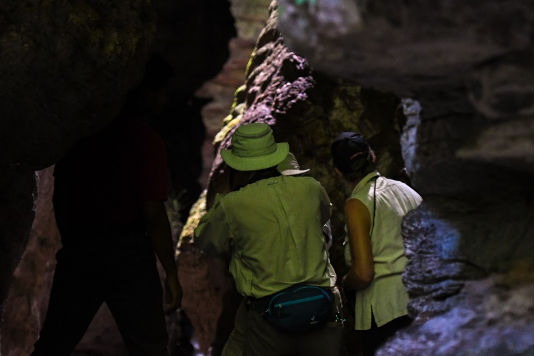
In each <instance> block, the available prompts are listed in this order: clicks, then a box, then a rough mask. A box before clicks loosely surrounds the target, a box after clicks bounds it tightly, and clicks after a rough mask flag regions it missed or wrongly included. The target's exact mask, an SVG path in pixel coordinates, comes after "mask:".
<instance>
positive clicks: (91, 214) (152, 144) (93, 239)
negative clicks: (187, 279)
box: [32, 55, 182, 356]
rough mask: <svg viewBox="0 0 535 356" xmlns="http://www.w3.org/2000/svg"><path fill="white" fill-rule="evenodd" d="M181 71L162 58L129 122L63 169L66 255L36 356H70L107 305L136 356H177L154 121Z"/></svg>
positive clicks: (60, 194) (175, 285)
mask: <svg viewBox="0 0 535 356" xmlns="http://www.w3.org/2000/svg"><path fill="white" fill-rule="evenodd" d="M171 77H172V69H171V67H170V66H169V65H168V64H167V62H165V61H163V59H161V58H160V57H158V56H157V55H153V57H152V58H151V59H150V60H149V62H148V63H147V66H146V73H145V77H144V80H143V82H142V83H141V85H140V86H139V87H137V88H136V89H134V90H132V91H131V92H130V93H129V95H128V98H127V100H126V103H125V106H124V108H123V110H122V112H121V113H120V115H119V116H118V117H117V118H116V119H115V120H114V121H113V122H112V123H111V124H110V125H109V126H108V127H106V128H104V129H102V130H101V131H99V132H97V133H96V134H94V135H91V136H89V137H85V138H83V139H81V140H80V141H79V142H78V143H77V144H76V145H75V146H74V147H73V148H72V149H71V150H70V151H69V152H68V153H67V154H66V155H65V156H64V157H63V158H61V159H60V161H59V162H57V164H56V166H55V169H54V176H55V184H54V197H53V203H54V211H55V214H56V221H57V224H58V228H59V231H60V234H61V241H62V248H61V249H60V250H59V251H58V253H57V256H56V258H57V266H56V271H55V274H54V282H53V286H52V290H51V294H50V302H49V307H48V312H47V316H46V319H45V322H44V325H43V328H42V330H41V333H40V338H39V340H38V341H37V342H36V344H35V350H34V352H33V353H32V355H33V356H40V355H53V356H61V355H70V354H71V352H72V351H73V350H74V348H75V347H76V345H77V344H78V342H79V341H80V339H81V338H82V337H83V335H84V333H85V331H86V330H87V327H88V326H89V324H90V323H91V320H92V319H93V317H94V315H95V314H96V312H97V311H98V309H99V308H100V306H101V305H102V303H106V304H107V305H108V307H109V309H110V311H111V313H112V315H113V317H114V319H115V321H116V323H117V326H118V328H119V331H120V333H121V336H122V338H123V341H124V343H125V346H126V348H127V349H128V351H129V353H130V354H131V355H146V356H159V355H167V342H168V336H167V330H166V325H165V317H164V308H163V302H162V287H161V284H160V279H159V275H158V271H157V267H156V259H155V253H156V256H157V257H158V259H159V260H160V262H161V264H162V266H163V268H164V270H165V272H166V279H165V287H166V292H167V302H168V306H167V308H166V310H165V313H167V314H169V313H171V312H173V311H175V310H176V309H177V308H178V307H179V305H180V301H181V298H182V289H181V287H180V284H179V282H178V277H177V266H176V263H175V259H174V248H173V245H172V240H171V229H170V226H169V221H168V218H167V214H166V211H165V207H164V204H163V203H164V201H165V200H166V199H167V161H166V152H165V146H164V144H163V142H162V140H161V139H160V138H159V137H158V136H157V135H156V134H155V133H154V132H153V131H152V130H151V129H150V128H149V127H148V126H147V124H146V123H145V121H147V120H148V119H150V117H151V116H152V115H155V114H158V113H159V112H160V111H161V109H162V106H163V105H164V104H165V102H166V87H167V85H168V82H169V80H170V78H171Z"/></svg>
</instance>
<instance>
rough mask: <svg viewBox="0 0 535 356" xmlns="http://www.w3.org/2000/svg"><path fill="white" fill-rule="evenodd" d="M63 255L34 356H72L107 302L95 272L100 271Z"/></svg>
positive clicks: (57, 268)
mask: <svg viewBox="0 0 535 356" xmlns="http://www.w3.org/2000/svg"><path fill="white" fill-rule="evenodd" d="M63 253H65V251H63ZM60 255H62V252H61V251H60V253H58V264H57V266H56V271H55V273H54V281H53V283H52V290H51V292H50V301H49V304H48V311H47V315H46V319H45V322H44V325H43V328H42V330H41V333H40V337H39V340H38V341H37V342H36V343H35V350H34V352H33V353H32V356H63V355H70V354H71V352H72V351H73V350H74V348H75V347H76V345H77V344H78V342H80V340H81V338H82V337H83V336H84V333H85V331H86V330H87V328H88V326H89V324H90V323H91V320H93V317H94V316H95V314H96V313H97V311H98V309H99V308H100V306H101V305H102V302H103V299H102V295H101V292H100V285H99V281H98V278H97V273H96V272H95V271H94V270H91V269H92V268H95V269H96V267H95V266H87V265H85V264H84V262H83V260H81V259H77V258H74V259H70V260H68V261H66V260H63V259H62V258H61V257H60ZM73 260H74V261H73Z"/></svg>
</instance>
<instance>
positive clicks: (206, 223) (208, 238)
mask: <svg viewBox="0 0 535 356" xmlns="http://www.w3.org/2000/svg"><path fill="white" fill-rule="evenodd" d="M229 239H230V229H229V224H228V221H227V217H226V213H225V208H224V206H223V204H222V203H221V201H220V199H217V200H216V203H215V204H214V205H213V206H212V208H211V209H210V210H208V211H207V212H206V214H205V215H204V216H203V217H202V218H201V221H200V222H199V225H197V227H196V228H195V238H194V242H193V243H194V245H195V246H197V247H199V248H200V249H201V250H203V251H205V252H206V253H207V254H209V255H218V254H225V253H228V252H229Z"/></svg>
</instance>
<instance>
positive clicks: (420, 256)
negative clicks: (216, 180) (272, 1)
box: [279, 0, 533, 355]
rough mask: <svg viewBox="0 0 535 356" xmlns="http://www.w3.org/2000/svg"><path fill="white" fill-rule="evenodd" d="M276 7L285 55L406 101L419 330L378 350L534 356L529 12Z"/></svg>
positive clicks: (477, 7)
mask: <svg viewBox="0 0 535 356" xmlns="http://www.w3.org/2000/svg"><path fill="white" fill-rule="evenodd" d="M280 9H281V10H280V18H279V20H280V22H279V26H280V29H281V31H282V33H283V35H284V38H285V40H286V42H287V43H288V45H289V47H290V48H292V49H293V50H295V51H296V52H297V53H299V54H301V55H304V56H305V57H306V58H307V59H308V60H309V61H310V63H311V64H312V65H313V66H314V67H315V68H316V69H317V70H319V71H321V72H323V73H327V74H329V75H332V76H336V77H340V78H345V79H348V80H352V81H354V82H355V83H358V84H362V85H366V86H373V87H374V88H380V89H382V90H388V91H390V92H393V93H394V94H396V95H398V96H400V97H402V98H410V99H403V100H402V106H403V112H404V114H405V116H406V118H407V123H406V126H405V128H404V130H403V133H402V136H401V145H402V151H403V158H404V160H405V164H406V167H407V171H408V172H409V175H410V177H411V180H412V183H413V185H414V186H415V187H416V189H417V190H418V191H419V192H420V193H421V194H422V195H423V197H424V205H423V206H422V207H421V208H419V209H418V210H417V211H415V212H413V213H412V214H411V215H410V216H409V217H408V219H407V220H406V221H405V223H404V236H405V241H406V247H407V253H408V256H409V259H410V261H409V264H408V265H407V269H406V271H405V273H404V282H405V284H406V286H407V289H408V291H409V293H410V295H411V301H410V304H409V308H410V313H411V314H412V316H413V317H415V318H416V321H415V325H413V326H412V327H411V328H409V329H407V330H406V331H405V332H403V333H401V334H399V335H398V339H397V340H394V341H393V342H392V343H391V344H389V345H387V346H386V347H385V348H384V349H383V350H382V351H381V354H396V355H403V354H406V355H412V354H429V355H458V354H477V355H499V354H508V355H509V354H511V355H524V354H533V338H532V333H533V297H532V293H533V276H532V273H531V272H530V269H532V268H533V267H532V266H533V254H532V250H533V82H532V79H531V78H532V77H533V66H532V63H533V3H532V2H522V1H513V2H509V1H493V2H486V1H476V2H471V3H470V4H467V3H463V2H461V1H450V2H441V3H440V4H438V3H437V4H435V3H433V6H431V3H429V2H427V1H411V2H403V3H399V4H396V5H395V6H393V4H390V3H387V2H380V1H369V2H367V1H362V2H353V1H346V0H335V1H316V2H312V1H310V2H309V1H292V0H281V5H280ZM519 265H528V266H531V267H528V268H519V267H518V266H519ZM504 274H505V275H514V276H515V278H514V279H513V280H509V282H504V280H507V277H503V276H504ZM481 278H484V279H483V280H480V279H481ZM498 300H499V301H501V302H503V303H500V302H497V301H498Z"/></svg>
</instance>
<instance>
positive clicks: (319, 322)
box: [255, 285, 333, 334]
mask: <svg viewBox="0 0 535 356" xmlns="http://www.w3.org/2000/svg"><path fill="white" fill-rule="evenodd" d="M258 303H260V305H258ZM255 304H257V305H258V306H257V307H256V309H257V310H259V311H261V315H262V317H263V318H264V319H265V320H266V321H267V322H268V323H270V324H271V325H272V326H273V327H274V328H276V329H277V330H279V331H281V332H284V333H289V334H299V333H304V332H307V331H312V330H315V329H318V328H319V327H321V326H323V325H324V324H325V323H326V322H327V319H328V317H329V314H330V311H331V307H332V304H333V294H332V292H331V289H330V288H322V287H316V286H306V285H295V286H292V287H290V288H286V289H284V290H282V291H280V292H278V293H275V294H272V295H270V296H268V297H264V298H262V299H260V300H257V301H255Z"/></svg>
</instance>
